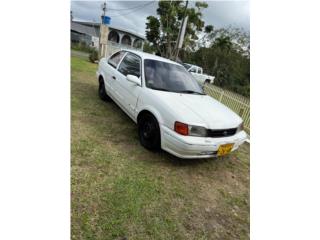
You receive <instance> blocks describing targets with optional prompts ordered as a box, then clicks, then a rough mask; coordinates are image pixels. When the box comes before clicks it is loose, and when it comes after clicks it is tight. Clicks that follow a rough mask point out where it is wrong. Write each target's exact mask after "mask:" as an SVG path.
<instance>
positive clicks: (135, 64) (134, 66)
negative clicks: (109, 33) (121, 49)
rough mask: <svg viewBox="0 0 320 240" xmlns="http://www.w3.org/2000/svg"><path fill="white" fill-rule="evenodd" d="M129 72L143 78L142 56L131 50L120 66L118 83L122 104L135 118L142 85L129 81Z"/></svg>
mask: <svg viewBox="0 0 320 240" xmlns="http://www.w3.org/2000/svg"><path fill="white" fill-rule="evenodd" d="M128 74H130V75H134V76H137V77H138V78H139V79H140V80H141V58H140V57H139V56H137V55H135V54H133V53H130V52H128V53H127V54H126V56H125V57H124V58H123V60H122V61H121V63H120V65H119V67H118V74H117V75H118V76H117V81H116V83H117V91H118V92H119V94H120V102H121V105H122V106H123V107H124V108H125V110H126V111H127V112H128V114H129V115H130V116H131V117H132V118H134V117H135V115H136V112H135V110H136V105H137V101H138V97H139V94H140V91H141V86H138V85H136V84H134V83H132V82H129V81H128V80H127V75H128Z"/></svg>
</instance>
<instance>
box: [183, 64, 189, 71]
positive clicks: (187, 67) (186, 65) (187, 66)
mask: <svg viewBox="0 0 320 240" xmlns="http://www.w3.org/2000/svg"><path fill="white" fill-rule="evenodd" d="M182 66H184V68H185V69H187V70H188V69H189V68H190V67H191V65H190V64H188V63H182Z"/></svg>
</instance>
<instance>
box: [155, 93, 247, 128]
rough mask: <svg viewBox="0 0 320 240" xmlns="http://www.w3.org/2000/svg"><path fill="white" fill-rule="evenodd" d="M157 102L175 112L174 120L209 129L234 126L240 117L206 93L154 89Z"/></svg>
mask: <svg viewBox="0 0 320 240" xmlns="http://www.w3.org/2000/svg"><path fill="white" fill-rule="evenodd" d="M154 94H156V95H157V97H158V100H159V102H162V103H163V104H165V105H166V107H168V108H170V109H171V110H172V111H171V112H174V113H176V121H181V122H184V123H187V124H191V125H192V124H194V125H200V126H204V127H206V128H209V129H227V128H235V127H238V126H239V125H240V123H241V122H242V119H241V118H240V117H239V116H238V115H237V114H236V113H234V112H233V111H232V110H230V109H229V108H227V107H226V106H225V105H223V104H221V103H220V102H218V101H217V100H215V99H213V98H212V97H210V96H208V95H198V94H184V93H174V92H164V91H157V90H155V91H154Z"/></svg>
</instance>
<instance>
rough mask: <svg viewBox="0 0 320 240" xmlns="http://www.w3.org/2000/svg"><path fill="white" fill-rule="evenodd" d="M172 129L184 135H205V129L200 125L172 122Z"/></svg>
mask: <svg viewBox="0 0 320 240" xmlns="http://www.w3.org/2000/svg"><path fill="white" fill-rule="evenodd" d="M174 130H175V131H176V132H177V133H179V134H181V135H185V136H196V137H206V136H207V129H206V128H204V127H200V126H193V125H188V124H185V123H182V122H175V123H174Z"/></svg>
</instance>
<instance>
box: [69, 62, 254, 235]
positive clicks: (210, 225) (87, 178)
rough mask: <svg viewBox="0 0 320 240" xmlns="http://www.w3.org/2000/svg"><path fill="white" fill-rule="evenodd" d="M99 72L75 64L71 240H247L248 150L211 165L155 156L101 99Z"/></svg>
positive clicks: (88, 65)
mask: <svg viewBox="0 0 320 240" xmlns="http://www.w3.org/2000/svg"><path fill="white" fill-rule="evenodd" d="M96 68H97V65H96V64H92V63H90V62H89V61H88V60H86V59H83V58H79V57H72V58H71V107H72V116H71V117H72V123H71V126H72V138H71V155H72V160H71V207H72V215H71V216H72V217H71V218H72V219H71V235H72V239H77V240H78V239H122V238H124V237H126V238H127V239H130V240H131V239H139V240H140V239H248V238H249V145H243V146H242V147H241V148H240V149H239V150H238V151H237V152H234V153H232V154H230V155H229V156H227V157H224V158H218V159H206V160H180V159H177V158H175V157H173V156H171V155H170V154H168V153H166V152H158V153H153V152H149V151H148V150H146V149H144V148H143V147H142V146H141V145H140V144H139V140H138V136H137V127H136V125H135V124H134V123H133V122H132V121H131V120H130V118H129V117H127V116H126V115H125V114H124V113H123V112H122V111H121V110H120V109H119V107H117V106H116V105H115V103H113V102H110V103H105V102H102V101H101V100H100V99H99V98H98V94H97V91H98V90H97V89H98V84H97V80H96V78H95V71H96Z"/></svg>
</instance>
